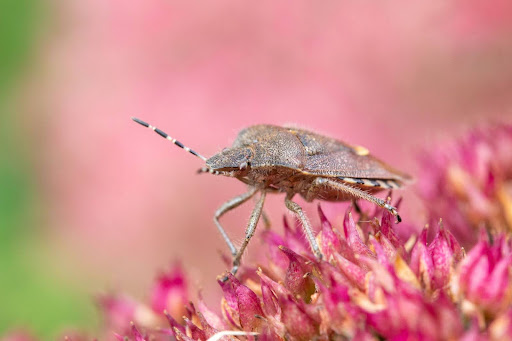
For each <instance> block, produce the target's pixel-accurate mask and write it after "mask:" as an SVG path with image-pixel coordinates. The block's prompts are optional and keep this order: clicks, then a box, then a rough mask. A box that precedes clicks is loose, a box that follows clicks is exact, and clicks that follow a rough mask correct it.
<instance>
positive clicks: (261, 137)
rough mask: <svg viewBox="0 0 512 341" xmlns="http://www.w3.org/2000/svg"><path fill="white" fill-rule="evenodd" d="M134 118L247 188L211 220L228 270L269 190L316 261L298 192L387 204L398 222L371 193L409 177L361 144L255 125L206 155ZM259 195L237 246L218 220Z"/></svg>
mask: <svg viewBox="0 0 512 341" xmlns="http://www.w3.org/2000/svg"><path fill="white" fill-rule="evenodd" d="M132 119H133V120H134V121H135V122H137V123H139V124H141V125H143V126H145V127H147V128H150V129H151V130H153V131H155V132H156V133H157V134H159V135H160V136H162V137H164V138H166V139H167V140H170V141H171V142H172V143H174V144H175V145H177V146H178V147H181V148H183V149H185V150H186V151H188V152H189V153H191V154H194V155H195V156H197V157H198V158H200V159H201V160H203V161H205V162H206V165H205V167H203V168H201V169H200V170H199V172H208V173H211V174H215V175H224V176H228V177H232V178H236V179H238V180H240V181H242V182H243V183H245V184H247V185H248V187H249V190H248V191H247V192H246V193H244V194H242V195H239V196H237V197H235V198H233V199H231V200H229V201H227V202H226V203H224V204H223V205H222V206H221V207H220V208H219V209H218V210H217V211H216V212H215V215H214V218H213V221H214V223H215V225H216V226H217V228H218V229H219V232H220V234H221V235H222V237H223V238H224V240H225V241H226V243H227V245H228V247H229V250H230V252H231V254H232V256H233V267H232V269H231V273H233V274H236V272H237V270H238V267H239V265H240V259H241V257H242V255H243V253H244V250H245V248H246V247H247V244H248V243H249V241H250V239H251V237H252V236H253V234H254V231H255V229H256V225H257V223H258V220H259V218H260V216H261V215H262V211H263V203H264V201H265V196H266V194H267V193H285V194H286V196H285V205H286V207H287V208H288V209H289V210H290V211H292V212H293V213H295V215H296V216H297V217H298V218H299V219H300V221H301V223H302V227H303V228H304V232H305V234H306V237H307V239H308V241H309V244H310V246H311V249H312V251H313V253H314V254H315V256H316V257H317V258H318V259H321V258H322V253H321V252H320V248H319V247H318V243H317V242H316V239H315V236H314V234H313V229H312V227H311V223H310V222H309V219H308V217H307V216H306V214H305V213H304V211H303V210H302V208H301V207H300V206H299V205H298V204H297V203H296V202H294V201H292V198H293V196H294V195H296V194H299V195H300V196H302V197H303V198H304V199H305V200H306V201H308V202H311V201H312V200H314V199H320V200H326V201H347V200H354V201H355V200H357V199H364V200H367V201H370V202H372V203H374V204H376V205H378V206H380V207H382V208H385V209H386V210H388V211H389V212H391V214H393V215H394V216H395V217H396V218H397V222H400V221H401V218H400V216H399V215H398V212H397V210H396V208H395V207H393V206H391V205H389V204H388V203H387V202H386V201H384V200H382V199H379V198H376V197H374V196H373V195H372V194H374V193H376V192H379V191H381V190H384V189H395V188H400V187H402V186H403V185H405V184H406V183H407V182H408V181H409V180H410V179H411V178H410V177H409V176H408V175H406V174H404V173H402V172H399V171H397V170H395V169H393V168H391V167H390V166H388V165H386V164H385V163H384V162H382V161H379V160H378V159H376V158H375V157H373V156H371V155H370V153H369V151H368V150H367V149H366V148H364V147H358V146H351V145H348V144H346V143H344V142H341V141H338V140H335V139H333V138H330V137H326V136H322V135H319V134H316V133H313V132H310V131H306V130H302V129H295V128H286V127H278V126H272V125H255V126H251V127H249V128H246V129H244V130H242V131H241V132H240V133H239V134H238V136H237V138H236V140H235V142H234V143H233V145H232V146H231V147H230V148H225V149H224V150H222V151H221V152H220V153H218V154H215V155H213V156H212V157H210V158H206V157H204V156H202V155H200V154H198V153H196V152H195V151H193V150H192V149H190V148H188V147H186V146H185V145H183V144H182V143H181V142H179V141H177V140H176V139H174V138H172V137H170V136H169V135H167V134H166V133H164V132H163V131H161V130H160V129H158V128H155V127H153V126H151V125H149V124H148V123H146V122H144V121H141V120H139V119H137V118H132ZM256 193H260V197H259V199H258V201H257V202H256V206H255V207H254V210H253V212H252V214H251V217H250V219H249V224H248V226H247V229H246V231H245V239H244V241H243V243H242V245H241V246H240V248H239V249H238V250H237V248H236V247H235V246H234V245H233V242H232V241H231V239H230V238H229V236H228V235H227V233H226V231H224V228H223V227H222V225H221V224H220V222H219V219H220V217H222V216H223V215H224V214H225V213H226V212H228V211H230V210H232V209H234V208H236V207H237V206H239V205H241V204H243V203H244V202H246V201H247V200H249V199H251V198H252V197H253V196H254V195H255V194H256Z"/></svg>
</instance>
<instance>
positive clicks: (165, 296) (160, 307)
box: [151, 265, 189, 318]
mask: <svg viewBox="0 0 512 341" xmlns="http://www.w3.org/2000/svg"><path fill="white" fill-rule="evenodd" d="M188 300H189V296H188V288H187V282H186V279H185V275H184V273H183V269H182V268H181V266H180V265H174V267H173V268H172V269H171V270H170V271H169V272H166V273H162V274H160V276H159V277H158V279H157V281H156V283H155V285H154V286H153V290H152V295H151V308H152V309H153V311H154V312H155V313H157V314H159V313H162V312H163V311H164V310H166V311H168V312H169V313H170V314H171V315H172V316H174V317H176V318H180V317H181V316H183V314H184V312H185V311H184V310H185V305H186V304H187V303H188Z"/></svg>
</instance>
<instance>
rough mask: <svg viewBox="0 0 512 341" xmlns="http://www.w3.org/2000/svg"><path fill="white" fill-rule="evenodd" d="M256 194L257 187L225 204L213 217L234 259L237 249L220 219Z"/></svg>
mask: <svg viewBox="0 0 512 341" xmlns="http://www.w3.org/2000/svg"><path fill="white" fill-rule="evenodd" d="M256 192H257V189H256V187H252V188H251V189H250V190H249V191H248V192H247V193H244V194H242V195H239V196H237V197H235V198H233V199H231V200H229V201H227V202H225V203H224V204H223V205H222V206H221V207H219V209H218V210H217V211H215V215H214V216H213V222H214V223H215V225H217V228H218V229H219V232H220V234H221V235H222V238H224V240H225V241H226V244H228V247H229V251H230V252H231V255H232V256H233V257H235V256H236V254H237V251H236V248H235V246H234V245H233V242H232V241H231V239H229V236H228V234H227V233H226V231H224V228H223V227H222V225H221V224H220V222H219V219H220V217H222V216H223V215H224V213H226V212H228V211H230V210H232V209H233V208H236V207H238V206H240V205H241V204H243V203H244V202H246V201H247V200H249V199H250V198H251V197H252V196H253V195H254V194H255V193H256Z"/></svg>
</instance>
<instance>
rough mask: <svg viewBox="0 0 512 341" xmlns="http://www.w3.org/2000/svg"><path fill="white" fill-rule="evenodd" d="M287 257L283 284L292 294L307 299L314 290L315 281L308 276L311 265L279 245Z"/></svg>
mask: <svg viewBox="0 0 512 341" xmlns="http://www.w3.org/2000/svg"><path fill="white" fill-rule="evenodd" d="M279 249H280V250H281V251H282V252H283V253H284V254H285V255H286V256H287V257H288V259H289V261H290V262H289V263H288V269H287V270H286V277H285V279H284V286H285V287H286V288H287V289H288V290H290V292H291V293H292V294H293V295H294V296H297V295H298V296H300V297H302V299H304V300H305V301H307V302H308V301H309V300H310V297H311V295H312V294H313V293H314V292H315V283H314V282H313V280H312V279H311V277H310V276H309V273H310V272H311V266H310V265H307V264H306V259H304V258H303V257H301V256H299V255H298V254H296V253H295V252H293V251H292V250H290V249H288V248H286V247H284V246H281V247H280V248H279Z"/></svg>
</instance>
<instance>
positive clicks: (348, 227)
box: [343, 210, 373, 256]
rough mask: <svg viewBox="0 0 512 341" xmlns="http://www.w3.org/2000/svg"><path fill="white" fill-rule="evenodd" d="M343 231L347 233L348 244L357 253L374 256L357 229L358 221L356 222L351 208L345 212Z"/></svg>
mask: <svg viewBox="0 0 512 341" xmlns="http://www.w3.org/2000/svg"><path fill="white" fill-rule="evenodd" d="M343 231H344V233H345V238H346V239H347V241H348V245H350V248H351V249H352V251H353V252H354V253H355V254H356V255H365V256H373V253H372V252H371V250H370V249H369V248H368V246H366V244H365V243H364V241H363V240H362V239H361V237H360V235H359V232H358V231H357V227H356V223H355V222H354V219H353V218H352V214H351V213H350V211H349V210H347V212H346V213H345V219H344V220H343Z"/></svg>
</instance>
